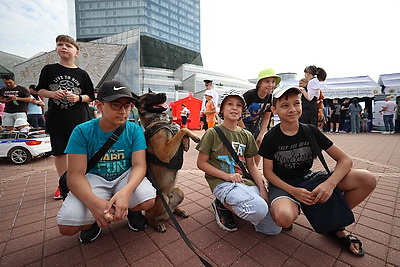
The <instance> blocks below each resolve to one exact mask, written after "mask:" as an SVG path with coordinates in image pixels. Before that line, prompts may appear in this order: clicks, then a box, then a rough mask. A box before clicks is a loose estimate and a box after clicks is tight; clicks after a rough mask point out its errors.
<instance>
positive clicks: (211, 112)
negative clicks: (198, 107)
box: [203, 90, 217, 129]
mask: <svg viewBox="0 0 400 267" xmlns="http://www.w3.org/2000/svg"><path fill="white" fill-rule="evenodd" d="M204 97H205V98H206V100H207V103H206V110H205V111H203V114H204V115H205V117H206V122H207V128H208V129H209V128H212V127H214V126H215V122H216V121H217V118H216V117H215V114H216V113H217V106H216V105H215V103H214V101H213V93H212V92H210V90H208V91H206V92H205V93H204Z"/></svg>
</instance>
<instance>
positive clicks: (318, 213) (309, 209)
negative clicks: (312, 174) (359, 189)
mask: <svg viewBox="0 0 400 267" xmlns="http://www.w3.org/2000/svg"><path fill="white" fill-rule="evenodd" d="M300 125H301V127H302V128H303V131H304V133H305V135H306V137H307V139H308V140H309V142H310V144H311V149H312V151H313V155H315V154H316V155H317V156H318V158H319V160H320V161H321V163H322V165H323V166H324V168H325V170H326V172H327V175H326V177H321V178H320V179H318V178H316V179H309V180H306V181H304V182H302V183H300V184H299V185H298V187H302V188H305V189H307V190H308V191H312V190H314V188H316V187H317V186H318V185H319V184H321V183H323V182H325V181H326V179H327V178H328V177H329V176H330V175H331V172H330V170H329V168H328V165H327V164H326V161H325V159H324V156H323V155H322V150H321V148H320V147H319V145H318V143H317V141H316V139H315V136H314V134H313V133H312V131H311V128H310V126H309V125H307V124H303V123H301V124H300ZM300 206H301V209H302V211H303V213H304V215H305V216H306V218H307V220H308V221H309V222H310V224H311V226H312V227H313V228H314V230H315V231H316V232H317V233H320V234H326V233H329V232H334V231H337V230H338V229H341V228H343V227H345V226H348V225H350V224H352V223H353V222H354V214H353V212H352V211H351V209H350V207H349V205H348V204H347V202H346V201H345V199H344V197H343V194H342V192H341V191H340V189H339V188H338V187H336V188H335V189H334V190H333V193H332V195H331V197H330V198H329V199H328V200H327V201H326V202H324V203H320V202H318V203H316V204H314V205H306V204H303V203H300Z"/></svg>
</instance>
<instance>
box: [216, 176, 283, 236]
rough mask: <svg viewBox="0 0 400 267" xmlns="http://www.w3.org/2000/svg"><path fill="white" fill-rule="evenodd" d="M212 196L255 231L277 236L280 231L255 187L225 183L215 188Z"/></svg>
mask: <svg viewBox="0 0 400 267" xmlns="http://www.w3.org/2000/svg"><path fill="white" fill-rule="evenodd" d="M213 194H214V196H215V197H216V198H218V199H219V200H220V201H221V202H222V203H226V204H228V205H230V206H231V207H232V210H233V211H234V212H235V214H236V215H237V216H238V217H240V218H242V219H244V220H246V221H250V222H251V223H252V224H253V225H254V227H255V229H256V231H258V232H262V233H264V234H267V235H276V234H279V233H280V232H281V230H282V228H281V227H279V226H278V225H277V224H276V223H275V222H274V221H273V220H272V217H271V214H270V212H269V208H268V204H267V202H266V201H265V200H264V199H263V198H262V197H260V190H259V189H258V187H257V186H248V185H245V184H243V183H231V182H225V183H222V184H220V185H218V186H217V187H215V189H214V192H213Z"/></svg>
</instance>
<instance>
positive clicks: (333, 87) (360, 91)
mask: <svg viewBox="0 0 400 267" xmlns="http://www.w3.org/2000/svg"><path fill="white" fill-rule="evenodd" d="M324 84H325V86H326V88H325V89H323V90H322V92H323V93H324V95H325V98H329V99H333V98H336V97H337V98H345V97H347V98H353V97H360V98H361V97H374V95H376V94H379V93H380V92H381V87H380V86H379V84H377V83H376V82H375V81H374V80H372V79H371V78H370V77H369V76H355V77H341V78H328V79H326V81H325V82H324Z"/></svg>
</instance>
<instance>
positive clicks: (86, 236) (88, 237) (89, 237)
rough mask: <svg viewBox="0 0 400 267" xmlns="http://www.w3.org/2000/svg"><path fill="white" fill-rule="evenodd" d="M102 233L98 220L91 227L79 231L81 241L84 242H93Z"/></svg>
mask: <svg viewBox="0 0 400 267" xmlns="http://www.w3.org/2000/svg"><path fill="white" fill-rule="evenodd" d="M100 233H101V228H100V227H99V226H98V225H97V222H95V223H94V224H92V226H91V227H90V228H89V229H86V230H83V231H81V232H80V233H79V241H81V243H82V244H86V243H90V242H93V241H94V240H96V238H98V237H99V235H100Z"/></svg>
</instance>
